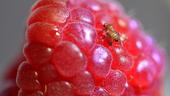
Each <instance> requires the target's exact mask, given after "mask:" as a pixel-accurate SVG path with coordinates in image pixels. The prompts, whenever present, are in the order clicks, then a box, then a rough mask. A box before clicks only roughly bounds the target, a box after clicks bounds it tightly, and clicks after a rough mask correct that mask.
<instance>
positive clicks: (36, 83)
mask: <svg viewBox="0 0 170 96" xmlns="http://www.w3.org/2000/svg"><path fill="white" fill-rule="evenodd" d="M26 40H27V43H26V44H25V47H24V49H23V50H24V53H23V54H24V57H25V60H24V61H23V62H22V63H21V64H20V65H19V68H18V71H17V76H16V84H17V86H18V88H19V91H18V96H162V95H161V93H162V92H161V90H162V89H161V87H162V78H163V70H164V64H165V54H164V51H163V50H162V49H161V48H160V47H159V46H158V45H156V44H155V41H153V39H152V38H151V37H150V36H149V35H148V34H146V33H144V32H143V30H142V29H141V27H140V24H139V22H138V21H137V20H134V19H133V18H131V17H130V16H128V15H126V13H125V12H124V10H123V8H122V7H121V6H120V5H119V3H118V2H116V1H113V2H107V1H104V0H37V2H36V3H35V5H34V6H33V7H32V10H31V14H30V16H29V18H28V21H27V31H26ZM3 96H4V95H3ZM7 96H8V95H7Z"/></svg>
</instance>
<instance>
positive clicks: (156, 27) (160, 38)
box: [0, 0, 170, 96]
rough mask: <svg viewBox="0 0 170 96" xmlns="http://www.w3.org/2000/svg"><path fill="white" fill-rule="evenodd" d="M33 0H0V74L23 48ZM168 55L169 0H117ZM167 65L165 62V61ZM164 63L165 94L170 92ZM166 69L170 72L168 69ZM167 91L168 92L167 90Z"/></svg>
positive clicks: (169, 36) (169, 51)
mask: <svg viewBox="0 0 170 96" xmlns="http://www.w3.org/2000/svg"><path fill="white" fill-rule="evenodd" d="M34 1H36V0H0V78H1V77H2V74H3V72H4V71H5V70H6V69H7V67H8V66H9V64H10V62H11V61H12V60H13V59H14V58H15V57H16V56H17V55H16V54H18V53H19V52H20V50H21V49H22V44H23V41H24V33H25V32H24V31H25V21H26V18H27V16H28V12H29V11H28V10H29V9H30V6H31V5H32V4H33V2H34ZM119 1H120V2H121V3H122V4H123V6H124V7H125V10H126V11H127V13H128V14H130V15H132V16H134V17H136V18H138V19H139V20H140V21H141V22H142V24H143V27H144V29H145V30H146V31H147V32H148V33H149V34H151V35H153V36H154V37H155V38H156V39H157V42H158V43H160V45H161V46H163V47H165V48H166V50H167V54H168V55H170V43H169V41H170V0H119ZM167 66H168V65H167ZM169 68H170V67H167V74H166V80H165V82H166V84H165V94H166V95H165V96H170V91H169V90H170V86H169V85H170V75H169V74H170V70H169ZM168 71H169V72H168ZM168 91H169V92H168Z"/></svg>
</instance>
